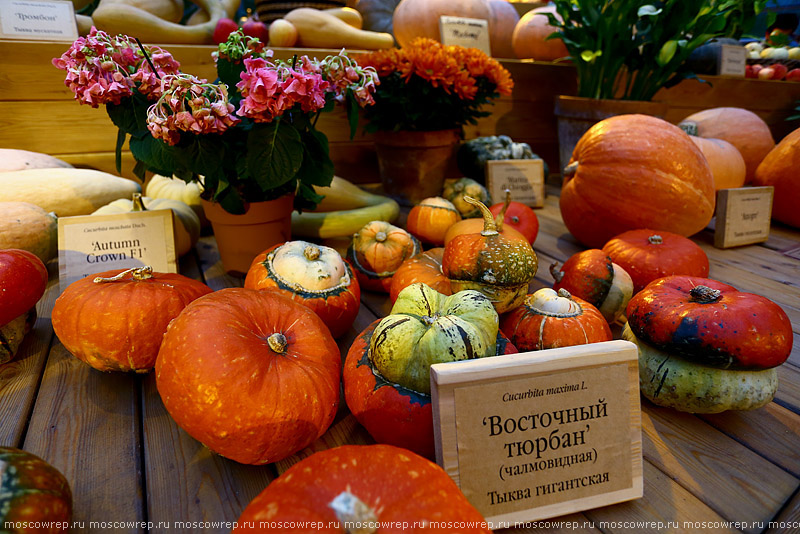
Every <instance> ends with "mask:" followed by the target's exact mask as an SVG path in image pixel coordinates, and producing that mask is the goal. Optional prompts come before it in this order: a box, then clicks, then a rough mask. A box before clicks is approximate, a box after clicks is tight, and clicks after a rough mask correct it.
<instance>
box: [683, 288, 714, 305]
mask: <svg viewBox="0 0 800 534" xmlns="http://www.w3.org/2000/svg"><path fill="white" fill-rule="evenodd" d="M689 295H691V298H690V299H689V300H691V301H692V302H698V303H700V304H710V303H712V302H716V301H718V300H719V299H720V298H721V297H722V291H720V290H719V289H711V288H710V287H708V286H696V287H693V288H692V289H691V290H690V291H689Z"/></svg>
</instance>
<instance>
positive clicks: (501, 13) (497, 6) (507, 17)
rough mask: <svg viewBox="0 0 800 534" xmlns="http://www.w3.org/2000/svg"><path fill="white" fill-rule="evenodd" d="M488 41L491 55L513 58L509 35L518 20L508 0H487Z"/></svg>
mask: <svg viewBox="0 0 800 534" xmlns="http://www.w3.org/2000/svg"><path fill="white" fill-rule="evenodd" d="M489 9H490V11H491V17H492V18H491V19H489V42H490V44H491V47H492V56H493V57H502V58H514V57H516V56H515V55H514V47H513V46H512V44H511V35H512V34H513V33H514V28H515V27H516V25H517V22H519V13H518V12H517V8H515V7H514V6H513V5H512V4H511V2H509V1H508V0H489Z"/></svg>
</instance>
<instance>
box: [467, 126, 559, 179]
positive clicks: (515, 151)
mask: <svg viewBox="0 0 800 534" xmlns="http://www.w3.org/2000/svg"><path fill="white" fill-rule="evenodd" d="M498 159H542V158H540V157H539V156H537V155H536V154H534V153H533V152H532V151H531V147H530V145H528V143H515V142H514V141H512V140H511V138H510V137H508V136H507V135H492V136H489V137H477V138H475V139H470V140H469V141H465V142H464V143H462V144H461V146H459V147H458V152H457V153H456V163H457V164H458V169H459V170H460V171H461V172H462V173H464V176H467V177H469V178H472V179H474V180H477V181H478V182H480V183H486V162H487V161H490V160H498ZM543 163H544V162H543ZM548 174H549V169H548V168H547V163H544V176H545V177H547V175H548Z"/></svg>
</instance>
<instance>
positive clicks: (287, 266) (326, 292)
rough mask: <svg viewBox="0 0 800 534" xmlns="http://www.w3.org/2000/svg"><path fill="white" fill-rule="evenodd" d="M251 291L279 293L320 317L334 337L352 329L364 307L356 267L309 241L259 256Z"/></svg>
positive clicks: (250, 280)
mask: <svg viewBox="0 0 800 534" xmlns="http://www.w3.org/2000/svg"><path fill="white" fill-rule="evenodd" d="M244 287H246V288H247V289H270V290H273V291H278V292H280V293H282V294H283V295H285V296H287V297H289V298H291V299H292V300H294V301H295V302H298V303H300V304H302V305H303V306H306V307H307V308H308V309H310V310H311V311H313V312H314V313H316V314H317V315H319V317H320V318H321V319H322V321H323V322H324V323H325V325H327V327H328V328H329V329H330V331H331V335H332V336H333V337H339V336H341V335H342V334H344V333H345V332H347V330H348V329H349V328H350V326H351V325H352V324H353V321H355V320H356V315H358V308H359V306H361V288H360V286H359V283H358V279H357V278H356V276H355V275H354V273H353V268H352V267H351V266H350V264H349V263H348V262H346V261H345V260H343V259H342V257H341V256H340V255H339V253H338V252H336V251H335V250H334V249H332V248H330V247H324V246H320V245H314V244H312V243H307V242H305V241H287V242H286V243H280V244H278V245H275V246H273V247H271V248H269V249H268V250H265V251H264V252H262V253H261V254H259V255H258V256H256V257H255V259H254V260H253V263H252V264H251V265H250V269H248V271H247V277H246V278H245V279H244Z"/></svg>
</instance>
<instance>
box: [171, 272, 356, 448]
mask: <svg viewBox="0 0 800 534" xmlns="http://www.w3.org/2000/svg"><path fill="white" fill-rule="evenodd" d="M340 368H341V356H340V354H339V347H338V346H336V342H335V341H334V340H333V337H331V334H330V332H329V331H328V328H327V327H326V326H325V324H324V323H323V322H322V320H321V319H320V318H319V317H318V316H317V315H316V314H315V313H314V312H312V311H311V310H309V309H308V308H306V307H305V306H303V305H301V304H298V303H297V302H295V301H293V300H292V299H290V298H288V297H285V296H283V295H281V294H280V293H278V292H277V291H254V290H252V289H243V288H228V289H221V290H219V291H216V292H214V293H211V294H210V295H206V296H205V297H201V298H199V299H197V300H196V301H194V302H193V303H191V304H190V305H189V306H187V307H186V309H184V310H183V312H182V313H181V314H180V315H179V316H178V317H177V318H176V319H175V320H174V321H172V323H170V325H169V328H168V329H167V333H166V334H165V335H164V343H163V344H162V345H161V350H160V351H159V353H158V359H157V360H156V385H157V387H158V392H159V394H160V395H161V400H162V401H163V402H164V406H165V407H166V409H167V411H168V412H169V414H170V415H171V416H172V418H173V419H174V420H175V422H176V423H178V425H179V426H180V427H181V428H183V429H184V430H185V431H186V432H187V433H188V434H189V435H190V436H192V437H193V438H195V439H196V440H198V441H200V442H202V443H203V444H205V445H206V446H208V448H209V449H211V450H212V451H214V452H216V453H218V454H221V455H222V456H225V457H226V458H230V459H232V460H235V461H237V462H241V463H245V464H265V463H271V462H275V461H277V460H280V459H282V458H285V457H287V456H289V455H290V454H294V453H295V452H297V451H299V450H300V449H302V448H304V447H307V446H308V445H310V444H311V443H313V442H314V440H316V439H317V438H319V437H320V436H321V435H322V434H324V433H325V431H326V430H327V429H328V427H329V426H330V424H331V422H332V421H333V417H334V415H335V414H336V408H337V407H338V405H339V376H340Z"/></svg>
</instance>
